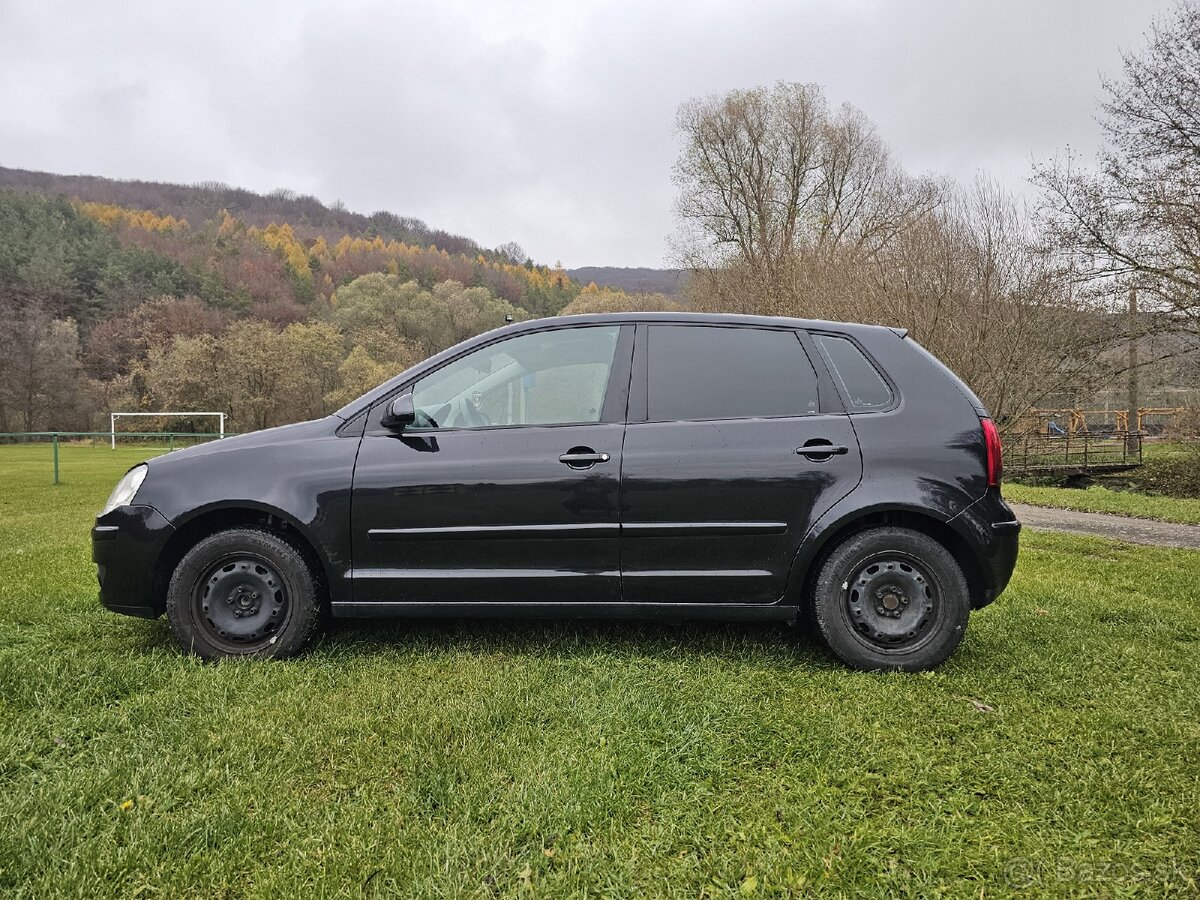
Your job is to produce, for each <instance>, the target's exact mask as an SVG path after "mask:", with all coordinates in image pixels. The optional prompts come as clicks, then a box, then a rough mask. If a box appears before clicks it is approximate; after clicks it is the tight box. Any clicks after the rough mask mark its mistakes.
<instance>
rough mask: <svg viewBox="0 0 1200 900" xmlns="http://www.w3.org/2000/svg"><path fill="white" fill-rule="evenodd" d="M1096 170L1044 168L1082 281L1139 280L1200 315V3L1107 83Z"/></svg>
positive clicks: (1065, 251)
mask: <svg viewBox="0 0 1200 900" xmlns="http://www.w3.org/2000/svg"><path fill="white" fill-rule="evenodd" d="M1104 90H1105V92H1106V94H1107V100H1106V102H1105V103H1104V104H1103V106H1102V118H1101V124H1102V125H1103V127H1104V132H1105V135H1106V138H1107V142H1106V145H1105V147H1104V148H1103V149H1102V151H1101V152H1100V154H1099V158H1098V162H1097V165H1096V166H1095V168H1087V167H1084V166H1081V164H1080V161H1079V159H1078V157H1076V156H1074V155H1070V154H1068V156H1067V157H1066V158H1065V159H1062V160H1056V161H1053V162H1049V163H1045V164H1042V165H1039V166H1038V167H1037V169H1036V174H1035V182H1036V183H1037V184H1038V185H1040V187H1041V188H1042V189H1043V193H1044V204H1043V210H1042V212H1043V214H1044V216H1045V221H1046V224H1047V229H1048V235H1049V237H1050V239H1051V242H1052V247H1053V249H1054V250H1056V251H1057V252H1058V253H1060V254H1062V256H1063V257H1065V258H1066V259H1067V260H1069V262H1070V264H1071V265H1072V266H1074V267H1075V270H1076V272H1077V274H1078V276H1079V277H1080V279H1082V280H1084V281H1086V282H1090V283H1093V284H1114V283H1115V284H1118V285H1121V284H1126V283H1133V284H1136V285H1137V286H1138V287H1139V288H1140V289H1141V290H1142V292H1143V307H1145V306H1146V304H1145V301H1146V299H1148V298H1147V296H1146V295H1147V294H1149V295H1150V297H1153V298H1155V299H1156V300H1157V301H1158V302H1157V306H1158V308H1159V309H1162V310H1167V311H1170V312H1172V313H1174V314H1176V317H1177V318H1178V315H1179V314H1183V316H1184V317H1185V318H1187V319H1189V320H1191V322H1192V327H1193V328H1194V327H1195V325H1196V320H1197V318H1200V2H1198V0H1181V2H1180V3H1179V5H1178V6H1177V7H1176V9H1175V10H1174V12H1173V13H1172V14H1171V15H1169V16H1168V17H1167V18H1166V19H1165V20H1163V21H1160V22H1156V23H1155V24H1154V26H1153V27H1152V29H1151V32H1150V36H1149V41H1148V43H1147V45H1146V46H1145V47H1144V48H1143V49H1142V50H1141V52H1139V53H1126V54H1124V72H1123V75H1122V77H1121V78H1119V79H1113V80H1107V81H1105V82H1104Z"/></svg>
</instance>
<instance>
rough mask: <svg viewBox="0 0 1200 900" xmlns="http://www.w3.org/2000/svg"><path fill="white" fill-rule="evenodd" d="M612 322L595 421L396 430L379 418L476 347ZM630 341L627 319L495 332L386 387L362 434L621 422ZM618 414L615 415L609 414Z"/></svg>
mask: <svg viewBox="0 0 1200 900" xmlns="http://www.w3.org/2000/svg"><path fill="white" fill-rule="evenodd" d="M614 325H615V326H616V328H617V329H618V330H617V345H616V347H615V349H614V350H613V362H612V368H611V369H610V370H609V373H608V384H606V385H605V388H604V400H603V401H602V403H601V404H600V418H599V419H598V420H597V421H595V422H541V423H527V424H520V425H455V426H452V427H445V426H443V427H441V428H415V427H412V426H408V427H406V428H405V429H404V430H403V431H396V430H395V429H392V428H385V427H384V426H383V424H382V422H381V420H382V418H383V411H384V409H385V408H386V407H387V405H388V404H389V403H391V402H392V401H393V400H394V399H396V398H397V397H399V396H400V395H401V394H403V393H404V392H405V391H410V390H412V388H413V386H414V385H415V384H416V383H417V382H418V381H420V380H421V379H423V378H428V377H429V376H430V375H432V374H433V373H434V372H438V371H441V370H442V369H444V368H445V367H446V366H449V365H452V364H454V363H456V362H458V361H459V360H460V359H463V358H464V357H467V356H470V355H471V354H472V353H476V352H478V351H480V350H485V349H487V348H488V347H493V346H495V345H496V344H499V343H501V342H503V341H508V340H514V339H516V338H520V337H525V336H526V335H530V334H547V333H549V332H552V331H575V330H578V329H581V328H612V327H613V326H614ZM632 345H633V325H631V324H630V323H628V322H614V323H600V322H587V323H585V322H570V323H561V324H555V325H553V326H550V327H547V328H534V329H530V330H528V331H520V332H518V333H516V334H512V333H509V334H502V335H498V336H497V337H496V339H495V340H491V341H486V342H484V343H481V344H475V345H474V346H472V347H470V348H469V349H466V350H464V351H463V352H462V353H458V354H455V355H454V356H452V357H451V358H450V359H447V360H443V361H442V362H441V363H439V364H438V365H436V366H434V367H432V368H429V369H425V370H424V371H422V372H420V373H419V374H417V375H414V376H413V377H412V378H409V379H406V380H405V381H403V382H401V383H400V384H399V385H398V386H397V387H395V388H394V389H393V390H391V391H389V392H388V393H387V394H385V395H384V396H383V397H380V398H379V399H378V400H376V401H375V402H374V403H373V404H371V407H370V411H369V412H368V413H367V415H366V425H365V427H364V429H363V433H364V434H366V435H414V436H421V437H429V436H436V435H439V434H449V433H452V432H459V431H501V430H509V429H516V428H580V427H582V426H585V425H613V424H624V420H625V409H626V404H627V398H628V395H629V372H630V368H631V356H632V349H633V347H632ZM617 415H619V418H610V417H612V416H617Z"/></svg>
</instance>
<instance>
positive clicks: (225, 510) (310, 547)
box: [152, 506, 329, 615]
mask: <svg viewBox="0 0 1200 900" xmlns="http://www.w3.org/2000/svg"><path fill="white" fill-rule="evenodd" d="M232 528H261V529H264V530H266V531H269V532H271V533H273V534H275V535H277V536H278V537H281V538H283V539H284V540H286V541H287V542H288V543H290V544H291V545H293V546H294V547H295V548H296V549H297V550H298V551H299V552H300V553H301V555H303V556H304V557H305V558H306V559H307V560H308V562H309V565H311V566H313V567H314V571H315V572H317V573H318V574H319V575H320V576H321V581H322V584H323V585H325V586H327V585H328V584H329V566H328V565H327V563H326V560H325V559H324V557H323V556H322V554H321V553H320V552H319V551H318V550H317V547H316V545H315V543H314V542H313V541H312V540H311V539H310V538H309V537H308V535H307V533H306V532H305V530H304V528H303V527H302V526H301V525H300V524H299V523H298V522H297V521H296V520H295V519H293V518H292V517H290V516H288V515H286V514H284V513H282V512H280V511H279V510H274V509H269V508H266V507H250V506H223V507H216V508H212V509H207V510H204V511H202V512H199V513H197V514H195V515H193V516H192V517H191V518H189V519H185V520H184V521H183V522H181V523H180V524H179V525H178V526H177V527H176V529H175V532H174V534H172V535H171V537H170V538H169V539H168V540H167V542H166V543H165V544H164V545H163V549H162V551H161V552H160V553H159V555H158V559H157V560H156V562H155V566H154V583H153V595H152V600H153V603H154V611H155V612H156V613H157V614H159V615H161V614H162V613H163V612H164V611H165V610H166V605H167V589H168V588H169V587H170V584H171V576H172V575H173V574H174V572H175V569H176V567H177V566H178V565H179V563H180V562H181V561H182V560H183V558H184V556H186V555H187V553H188V551H189V550H191V549H192V548H193V547H195V546H196V545H197V544H198V543H200V542H201V541H202V540H204V539H205V538H207V537H210V536H211V535H214V534H217V533H218V532H221V531H228V530H230V529H232ZM324 602H325V603H326V604H328V602H329V598H328V596H326V597H325V599H324Z"/></svg>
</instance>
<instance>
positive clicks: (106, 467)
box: [0, 447, 1200, 898]
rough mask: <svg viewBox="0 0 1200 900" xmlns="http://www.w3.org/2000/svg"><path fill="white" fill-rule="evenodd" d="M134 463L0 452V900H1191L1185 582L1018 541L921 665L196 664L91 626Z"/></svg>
mask: <svg viewBox="0 0 1200 900" xmlns="http://www.w3.org/2000/svg"><path fill="white" fill-rule="evenodd" d="M136 455H137V451H126V450H119V451H117V452H116V453H112V452H110V451H107V450H92V449H74V448H68V449H66V450H64V453H63V461H62V462H63V464H62V472H63V478H64V483H63V484H62V485H60V486H58V487H52V486H51V485H50V475H51V473H50V470H49V448H47V447H34V448H30V447H22V448H0V485H3V487H2V493H0V723H2V724H0V894H2V895H4V896H6V897H30V898H43V897H53V896H60V895H73V896H87V897H89V898H90V897H109V896H111V897H185V896H188V897H241V896H253V897H284V896H288V897H325V896H395V895H425V896H439V897H444V896H477V897H492V896H518V895H534V896H546V897H565V896H612V897H639V896H646V895H668V896H679V897H697V896H731V895H740V896H746V895H752V894H753V895H760V896H772V895H774V896H780V895H787V894H793V895H794V894H800V893H805V892H809V891H811V892H815V893H819V894H827V895H831V896H866V897H876V896H882V895H884V894H893V895H899V896H914V897H930V896H937V895H948V896H962V897H981V896H982V897H992V896H1008V895H1012V894H1014V893H1020V894H1021V895H1023V896H1027V895H1045V896H1059V895H1063V894H1083V895H1099V896H1126V895H1130V896H1132V895H1138V894H1141V895H1162V894H1178V895H1190V894H1194V893H1195V892H1196V891H1197V889H1198V882H1197V879H1198V878H1200V874H1198V863H1197V860H1200V758H1198V750H1200V692H1198V691H1197V687H1196V686H1197V684H1200V652H1198V650H1200V603H1197V602H1196V598H1197V585H1198V584H1200V553H1190V552H1187V551H1165V550H1155V549H1149V548H1137V549H1135V548H1133V547H1131V546H1124V545H1118V544H1113V543H1109V542H1105V541H1100V540H1092V539H1081V538H1068V537H1065V536H1056V535H1049V534H1028V535H1025V536H1023V538H1022V540H1023V542H1024V549H1023V551H1022V557H1021V562H1020V565H1019V567H1018V570H1017V574H1016V577H1015V579H1014V582H1013V585H1012V587H1011V588H1010V590H1009V592H1008V593H1007V594H1005V596H1004V597H1003V598H1002V599H1001V600H1000V601H999V602H998V603H997V604H995V605H994V606H993V607H992V608H989V609H987V610H984V611H982V612H981V613H979V614H977V615H976V616H975V617H974V618H973V619H972V624H971V629H970V632H969V633H968V635H967V638H966V641H965V642H964V644H963V646H962V649H961V650H960V652H959V653H958V655H957V656H956V657H954V658H953V659H952V660H951V661H950V662H949V663H948V664H947V665H946V666H945V667H943V668H942V669H941V670H939V671H937V672H934V673H929V674H925V675H919V676H903V675H867V674H860V673H853V672H849V671H846V670H845V669H843V668H841V667H840V666H838V665H837V664H835V663H834V662H833V661H832V660H831V659H830V658H829V657H828V656H827V655H826V654H825V653H824V652H822V651H821V650H820V649H819V648H818V647H817V646H816V645H815V644H814V643H813V642H812V641H811V640H810V639H809V638H807V637H806V636H804V635H802V634H800V635H797V634H794V633H792V632H789V631H788V630H786V629H783V628H776V627H751V626H728V625H723V626H699V625H697V626H689V627H678V628H674V627H649V626H630V625H616V624H604V625H599V624H597V625H589V624H569V625H539V624H522V625H511V624H417V625H412V624H405V625H388V626H371V625H369V624H366V623H361V624H356V625H353V626H345V625H344V626H341V627H338V628H336V629H335V630H334V631H333V632H332V633H331V634H329V635H328V636H327V637H325V638H324V639H323V640H322V641H321V643H320V644H319V645H318V646H317V648H316V649H315V650H314V651H313V652H311V653H308V654H307V655H305V656H304V657H302V658H300V659H298V660H294V661H291V662H286V663H248V664H246V663H242V664H221V665H202V664H199V663H197V662H195V661H194V660H191V659H186V658H184V657H181V656H180V655H179V654H178V653H177V652H176V650H175V649H174V648H173V647H172V645H171V643H170V640H169V636H168V633H167V629H166V627H165V625H164V623H163V622H161V621H158V622H146V621H139V620H133V619H124V618H120V617H117V616H114V615H112V614H109V613H107V612H105V611H104V610H102V609H101V608H100V607H99V606H98V605H97V603H96V601H95V587H96V585H95V579H94V574H93V568H92V566H91V563H90V559H89V548H88V540H87V529H88V527H89V525H90V521H91V517H92V515H93V514H94V513H95V511H96V510H97V508H98V507H99V506H100V505H101V503H102V502H103V499H104V497H105V495H106V494H107V492H108V490H109V489H110V488H111V486H112V484H113V482H115V480H116V478H117V477H118V476H119V474H120V473H121V472H122V471H123V470H124V468H125V467H126V466H127V465H129V464H130V463H132V462H133V461H135V459H136Z"/></svg>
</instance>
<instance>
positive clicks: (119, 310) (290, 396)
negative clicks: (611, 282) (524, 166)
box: [0, 169, 669, 431]
mask: <svg viewBox="0 0 1200 900" xmlns="http://www.w3.org/2000/svg"><path fill="white" fill-rule="evenodd" d="M0 177H2V178H3V181H4V182H5V183H7V184H9V185H10V186H12V187H15V188H18V189H0V334H3V335H4V338H5V342H6V345H5V349H4V353H3V354H0V431H31V430H49V429H55V430H75V429H77V430H87V429H89V428H95V427H98V426H99V425H100V424H102V423H103V422H106V421H107V413H108V412H109V411H110V410H114V409H119V410H143V411H154V410H159V409H206V410H207V409H215V410H224V411H226V412H228V413H229V414H230V415H231V417H232V427H233V428H235V429H249V428H261V427H266V426H269V425H275V424H281V423H283V422H288V421H295V420H298V419H302V418H308V417H313V416H318V415H322V414H324V413H327V412H329V411H330V410H332V409H335V408H337V406H339V405H341V404H342V403H344V402H346V401H347V400H349V399H351V398H353V397H354V396H356V395H357V394H359V393H361V392H362V391H364V390H366V389H368V388H370V387H372V386H373V385H374V384H377V383H378V382H380V381H382V380H383V379H385V378H387V377H389V376H391V375H392V374H395V373H396V372H398V371H400V370H401V369H403V368H405V367H406V366H408V365H410V364H411V363H413V362H415V361H417V360H418V359H420V358H421V357H422V356H424V355H427V354H429V353H433V352H436V351H437V350H440V349H442V348H444V347H447V346H450V345H451V344H454V343H456V342H457V341H460V340H462V339H464V338H466V337H469V336H471V335H473V334H477V333H479V332H481V331H484V330H486V329H488V328H493V327H496V326H498V325H500V324H503V322H504V321H505V319H506V317H511V318H513V319H516V320H519V319H523V318H528V317H536V316H545V315H554V314H556V313H559V312H562V311H564V310H567V311H572V310H568V309H567V307H568V304H570V303H572V301H575V300H576V298H579V302H580V303H583V304H584V308H586V309H589V310H591V309H619V308H631V307H632V306H636V307H638V308H644V307H647V306H649V307H655V306H660V305H666V304H668V302H669V301H667V300H666V298H661V297H659V298H654V297H651V298H646V297H628V296H626V295H625V294H623V293H621V292H614V291H611V290H601V289H599V288H597V287H596V286H595V285H587V286H584V285H580V284H579V283H578V282H575V281H573V280H572V279H571V278H570V277H569V276H568V275H567V274H566V273H565V272H564V271H563V270H562V269H559V268H550V267H547V266H543V265H536V264H534V263H533V262H532V261H530V260H528V259H521V257H522V256H523V255H524V254H523V253H521V252H520V249H519V248H518V247H516V246H515V245H512V246H509V247H505V248H499V249H497V250H492V251H485V250H482V249H480V248H479V247H478V246H477V245H476V244H475V243H474V242H472V241H470V240H469V239H467V238H463V237H457V236H453V235H447V234H445V233H443V232H438V231H435V230H432V229H430V228H428V227H427V226H425V225H424V224H423V223H421V222H418V221H417V220H414V219H405V218H402V217H400V216H396V215H393V214H391V213H375V214H373V215H371V216H362V215H358V214H356V213H351V212H348V211H346V210H344V209H338V208H330V207H326V206H324V205H323V204H321V203H319V202H318V201H317V200H315V199H314V198H311V197H294V196H290V195H286V194H285V193H284V192H277V193H276V194H273V195H271V196H268V197H263V196H260V195H257V194H253V193H251V192H248V191H241V190H235V189H231V188H226V187H221V186H211V185H210V186H201V187H182V186H177V185H163V184H153V183H146V182H115V181H108V180H105V179H97V178H86V177H65V176H55V175H45V174H40V173H29V172H21V171H17V170H11V169H6V170H0ZM118 201H120V202H118ZM439 241H440V242H441V243H439ZM443 244H445V245H447V246H443ZM164 424H165V423H164ZM169 424H170V425H171V427H173V428H181V427H187V425H188V423H186V422H180V421H178V420H175V421H173V422H171V423H169ZM197 424H198V423H197Z"/></svg>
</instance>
